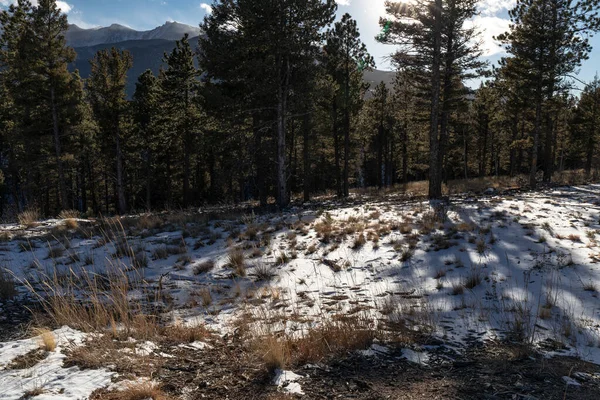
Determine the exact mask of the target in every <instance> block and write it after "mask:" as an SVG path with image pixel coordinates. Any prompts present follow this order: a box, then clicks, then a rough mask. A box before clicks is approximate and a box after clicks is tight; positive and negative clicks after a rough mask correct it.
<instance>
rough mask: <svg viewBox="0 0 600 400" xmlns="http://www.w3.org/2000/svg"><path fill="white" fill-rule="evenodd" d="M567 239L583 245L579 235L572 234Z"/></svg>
mask: <svg viewBox="0 0 600 400" xmlns="http://www.w3.org/2000/svg"><path fill="white" fill-rule="evenodd" d="M567 239H568V240H570V241H571V242H576V243H581V237H580V236H579V235H575V234H570V235H569V236H567Z"/></svg>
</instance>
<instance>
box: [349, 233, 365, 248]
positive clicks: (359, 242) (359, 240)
mask: <svg viewBox="0 0 600 400" xmlns="http://www.w3.org/2000/svg"><path fill="white" fill-rule="evenodd" d="M365 243H367V239H366V238H365V235H364V234H363V233H361V234H360V235H358V236H357V237H356V238H355V239H354V243H353V244H352V248H353V249H354V250H358V249H361V248H362V247H363V246H364V245H365Z"/></svg>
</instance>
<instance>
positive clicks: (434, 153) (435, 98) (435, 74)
mask: <svg viewBox="0 0 600 400" xmlns="http://www.w3.org/2000/svg"><path fill="white" fill-rule="evenodd" d="M441 13H442V0H435V5H434V11H433V18H434V19H435V22H434V32H433V49H432V50H433V59H432V63H431V70H432V76H431V119H430V128H429V198H430V199H441V198H442V174H441V172H442V171H441V170H440V168H439V161H438V160H439V157H440V141H439V136H438V134H439V126H438V122H439V113H440V63H441V46H442V15H441Z"/></svg>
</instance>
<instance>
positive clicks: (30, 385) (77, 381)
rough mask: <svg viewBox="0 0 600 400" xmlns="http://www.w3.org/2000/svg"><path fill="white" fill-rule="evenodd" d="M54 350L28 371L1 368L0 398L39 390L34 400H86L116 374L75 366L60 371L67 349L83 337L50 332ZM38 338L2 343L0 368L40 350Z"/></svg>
mask: <svg viewBox="0 0 600 400" xmlns="http://www.w3.org/2000/svg"><path fill="white" fill-rule="evenodd" d="M53 334H54V337H55V340H56V344H57V347H56V349H55V350H54V351H52V352H49V353H48V356H47V357H46V358H45V359H44V360H42V361H40V362H39V363H38V364H36V365H35V366H33V367H31V368H27V369H21V370H6V369H4V370H2V369H0V399H2V400H18V399H21V398H22V397H23V395H24V394H25V392H27V391H29V390H33V389H38V388H40V389H42V391H43V393H42V394H40V395H39V396H36V400H58V399H64V400H78V399H85V398H88V397H89V395H90V394H91V393H92V392H93V391H94V390H96V389H99V388H103V387H106V386H108V385H109V384H110V382H111V378H112V377H113V376H114V375H115V374H114V373H113V372H109V371H107V370H105V369H100V370H83V371H82V370H80V369H79V368H78V367H70V368H63V362H64V360H65V358H66V355H65V354H64V353H63V352H62V350H63V349H65V348H67V347H73V346H79V345H81V344H82V342H83V340H84V338H85V336H86V335H85V334H84V333H82V332H79V331H76V330H74V329H71V328H68V327H63V328H61V329H57V330H55V331H54V332H53ZM40 345H41V338H40V337H35V338H31V339H25V340H19V341H14V342H7V343H3V344H2V347H1V348H0V362H1V363H2V365H0V368H1V367H2V366H6V364H8V363H10V361H12V360H14V359H15V358H16V357H18V356H22V355H25V354H27V353H29V352H30V351H33V350H36V349H38V348H40Z"/></svg>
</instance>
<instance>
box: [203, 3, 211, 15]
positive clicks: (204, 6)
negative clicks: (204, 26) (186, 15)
mask: <svg viewBox="0 0 600 400" xmlns="http://www.w3.org/2000/svg"><path fill="white" fill-rule="evenodd" d="M200 8H201V9H203V10H204V11H205V12H206V13H207V14H212V7H211V6H210V4H206V3H202V4H200Z"/></svg>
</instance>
